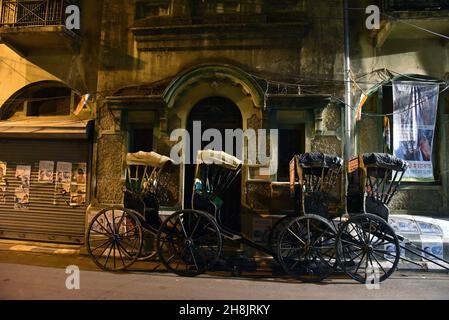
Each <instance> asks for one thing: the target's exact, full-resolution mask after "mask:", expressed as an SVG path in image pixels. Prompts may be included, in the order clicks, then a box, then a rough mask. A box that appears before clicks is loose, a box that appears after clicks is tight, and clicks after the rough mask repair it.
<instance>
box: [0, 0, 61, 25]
mask: <svg viewBox="0 0 449 320" xmlns="http://www.w3.org/2000/svg"><path fill="white" fill-rule="evenodd" d="M67 5H69V2H68V1H67V0H6V1H5V0H1V13H0V26H10V27H26V26H57V25H64V24H65V8H66V6H67Z"/></svg>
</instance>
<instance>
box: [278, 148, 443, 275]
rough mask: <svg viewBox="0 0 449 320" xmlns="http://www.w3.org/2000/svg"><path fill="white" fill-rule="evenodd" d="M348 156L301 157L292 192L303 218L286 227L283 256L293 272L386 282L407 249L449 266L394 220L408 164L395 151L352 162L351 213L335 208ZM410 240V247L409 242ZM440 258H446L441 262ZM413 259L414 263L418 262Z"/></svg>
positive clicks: (280, 242) (294, 168)
mask: <svg viewBox="0 0 449 320" xmlns="http://www.w3.org/2000/svg"><path fill="white" fill-rule="evenodd" d="M342 163H343V161H342V160H341V159H340V158H338V157H335V156H330V155H325V154H322V153H306V154H303V155H301V156H295V157H294V159H293V160H292V163H291V168H292V173H291V182H290V183H291V191H292V194H293V196H294V198H295V200H296V201H295V203H296V206H297V211H298V212H300V215H301V216H300V217H298V218H289V223H288V224H287V226H286V227H285V228H284V229H283V230H282V231H281V232H280V236H279V239H278V261H279V262H280V264H281V265H282V267H283V268H284V270H285V271H286V272H287V273H288V274H290V275H291V276H293V277H295V278H298V279H300V280H302V281H307V282H317V281H321V280H323V279H325V278H326V277H328V276H330V275H331V274H332V273H334V272H335V271H336V270H341V271H344V272H345V273H346V274H348V275H349V276H350V277H351V278H353V279H354V280H357V281H359V282H361V283H366V282H367V281H370V280H377V281H378V282H382V281H384V280H386V279H387V278H388V277H389V276H391V274H392V273H393V272H394V271H395V270H396V268H397V266H398V263H399V261H400V260H405V261H408V262H412V261H410V260H409V259H408V258H406V257H404V256H401V254H400V253H401V249H402V250H407V251H409V252H411V253H413V254H415V255H419V256H421V257H422V258H423V259H425V260H427V261H429V262H433V263H436V264H438V265H439V266H441V267H444V268H445V269H446V270H448V267H449V262H447V261H445V260H443V259H441V258H439V257H437V256H435V255H432V256H431V257H432V258H433V260H431V259H430V258H428V257H427V258H426V256H425V254H427V253H425V252H424V250H422V249H421V248H418V247H416V246H413V245H411V244H410V242H409V241H406V239H404V238H403V237H401V236H398V235H396V233H395V231H394V230H393V228H392V227H391V226H390V225H389V224H388V217H389V213H390V210H389V208H388V204H389V203H390V201H391V200H392V198H393V196H394V195H395V193H396V192H397V191H398V189H399V185H400V183H401V181H402V178H403V176H404V173H405V171H406V170H407V164H406V162H405V161H403V160H401V159H398V158H396V157H394V156H392V155H389V154H381V153H366V154H363V155H361V156H359V157H357V158H355V159H353V160H351V161H350V163H349V164H348V180H349V184H348V190H347V196H346V202H347V208H348V209H347V211H348V213H347V214H338V211H331V210H329V208H331V207H332V202H334V201H336V202H338V199H335V198H334V199H333V197H332V189H333V188H334V187H335V186H336V184H335V182H336V181H337V178H338V176H339V174H340V171H341V167H342ZM406 244H407V246H406ZM435 259H437V260H439V261H440V262H441V263H446V266H445V265H444V264H441V263H438V262H436V261H435ZM412 263H413V262H412Z"/></svg>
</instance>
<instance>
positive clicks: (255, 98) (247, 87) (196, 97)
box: [163, 65, 264, 203]
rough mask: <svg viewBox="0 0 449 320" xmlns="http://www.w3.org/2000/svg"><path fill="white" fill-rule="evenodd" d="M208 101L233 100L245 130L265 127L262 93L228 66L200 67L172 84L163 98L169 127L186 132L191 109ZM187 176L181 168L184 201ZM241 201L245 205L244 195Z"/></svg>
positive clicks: (240, 73)
mask: <svg viewBox="0 0 449 320" xmlns="http://www.w3.org/2000/svg"><path fill="white" fill-rule="evenodd" d="M209 97H223V98H226V99H229V100H231V101H232V102H233V103H234V104H235V105H236V106H237V107H238V109H239V110H240V113H241V116H242V129H243V130H246V129H248V128H252V129H260V128H261V127H262V119H263V115H262V106H263V101H264V93H263V90H262V89H261V87H260V86H259V85H258V83H257V82H256V81H255V80H254V79H253V78H252V77H251V76H250V75H248V74H247V73H246V72H244V71H243V70H241V69H239V68H237V67H234V66H229V65H200V66H197V67H194V68H191V69H188V70H186V71H185V72H183V73H181V74H180V75H179V76H178V77H176V78H175V79H174V80H173V81H172V82H171V83H170V85H169V86H168V87H167V89H166V90H165V92H164V94H163V98H164V100H165V102H166V104H167V110H166V112H167V114H166V117H167V119H168V127H169V128H171V129H175V127H177V128H186V127H187V121H188V118H189V114H190V111H191V110H192V108H193V107H194V106H195V105H197V104H198V103H199V102H200V101H202V100H204V99H206V98H209ZM172 119H173V120H172ZM171 122H173V123H171ZM175 123H176V125H175ZM168 135H170V132H168ZM244 148H245V147H244ZM244 152H245V151H243V154H244ZM184 173H185V172H184V168H183V167H182V168H181V172H180V185H181V188H180V199H183V198H184V191H183V188H185V187H186V186H185V185H184V181H185V180H184V179H185V176H184ZM245 180H246V174H245V173H243V176H242V184H244V182H245ZM242 187H243V185H242ZM242 190H243V188H242ZM242 200H243V201H242V203H244V197H243V193H242Z"/></svg>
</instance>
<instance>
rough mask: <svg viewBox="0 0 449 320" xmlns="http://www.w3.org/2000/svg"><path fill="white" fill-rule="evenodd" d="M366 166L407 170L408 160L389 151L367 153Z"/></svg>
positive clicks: (365, 156)
mask: <svg viewBox="0 0 449 320" xmlns="http://www.w3.org/2000/svg"><path fill="white" fill-rule="evenodd" d="M363 163H364V164H365V166H369V167H377V168H383V169H390V170H394V171H405V170H406V169H407V162H405V161H404V160H402V159H399V158H398V157H395V156H393V155H391V154H388V153H365V154H364V155H363Z"/></svg>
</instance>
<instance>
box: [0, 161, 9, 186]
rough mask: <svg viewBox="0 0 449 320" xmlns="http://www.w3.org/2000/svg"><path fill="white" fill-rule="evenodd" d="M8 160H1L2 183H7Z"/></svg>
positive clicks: (0, 180)
mask: <svg viewBox="0 0 449 320" xmlns="http://www.w3.org/2000/svg"><path fill="white" fill-rule="evenodd" d="M6 168H7V164H6V162H0V184H6V181H5V179H6Z"/></svg>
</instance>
